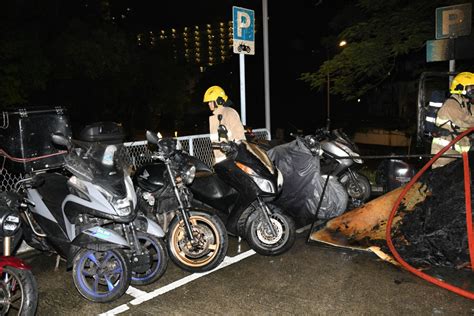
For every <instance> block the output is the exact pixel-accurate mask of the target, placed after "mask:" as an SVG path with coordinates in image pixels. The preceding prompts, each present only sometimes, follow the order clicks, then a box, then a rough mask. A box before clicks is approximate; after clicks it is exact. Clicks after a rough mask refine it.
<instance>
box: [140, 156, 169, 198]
mask: <svg viewBox="0 0 474 316" xmlns="http://www.w3.org/2000/svg"><path fill="white" fill-rule="evenodd" d="M165 172H166V166H165V164H164V163H161V162H159V163H153V164H149V165H145V166H142V167H140V168H138V170H137V172H136V173H135V176H134V182H135V183H136V184H137V185H138V186H139V187H140V188H142V189H144V190H145V191H147V192H151V193H153V192H156V191H158V190H160V189H162V188H163V187H164V186H165V185H166V181H165V176H166V175H165Z"/></svg>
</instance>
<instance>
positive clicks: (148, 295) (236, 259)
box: [99, 250, 255, 316]
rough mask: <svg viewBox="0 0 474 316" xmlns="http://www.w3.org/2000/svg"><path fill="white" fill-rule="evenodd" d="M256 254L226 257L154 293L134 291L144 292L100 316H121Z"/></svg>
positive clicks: (251, 252)
mask: <svg viewBox="0 0 474 316" xmlns="http://www.w3.org/2000/svg"><path fill="white" fill-rule="evenodd" d="M254 254H255V251H253V250H248V251H246V252H243V253H241V254H239V255H237V256H234V257H225V259H224V261H222V263H221V264H220V265H219V266H217V267H216V268H215V269H213V270H211V271H207V272H203V273H193V274H191V275H188V276H187V277H184V278H182V279H179V280H177V281H175V282H173V283H170V284H168V285H165V286H163V287H160V288H158V289H156V290H154V291H152V292H145V291H140V290H137V289H134V290H137V292H135V291H132V292H133V293H134V294H137V293H138V291H139V292H142V293H141V294H139V295H138V296H135V295H132V294H131V295H132V296H133V297H135V299H133V300H131V301H130V302H128V303H127V304H122V305H120V306H118V307H116V308H113V309H111V310H109V311H107V312H105V313H102V314H100V315H99V316H110V315H117V314H120V313H123V312H125V311H127V310H129V309H130V306H129V305H128V304H132V305H139V304H141V303H143V302H146V301H148V300H151V299H152V298H155V297H157V296H159V295H161V294H164V293H166V292H169V291H172V290H174V289H177V288H178V287H180V286H183V285H185V284H187V283H190V282H192V281H194V280H196V279H199V278H201V277H203V276H205V275H208V274H210V273H213V272H215V271H217V270H220V269H222V268H225V267H227V266H229V265H231V264H234V263H236V262H239V261H240V260H243V259H245V258H248V257H250V256H252V255H254ZM127 293H128V290H127Z"/></svg>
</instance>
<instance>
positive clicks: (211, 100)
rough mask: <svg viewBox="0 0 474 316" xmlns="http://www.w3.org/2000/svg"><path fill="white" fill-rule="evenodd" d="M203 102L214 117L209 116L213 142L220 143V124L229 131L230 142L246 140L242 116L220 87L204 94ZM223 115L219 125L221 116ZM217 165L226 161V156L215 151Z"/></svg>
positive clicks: (213, 87) (212, 88)
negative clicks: (218, 132) (218, 131)
mask: <svg viewBox="0 0 474 316" xmlns="http://www.w3.org/2000/svg"><path fill="white" fill-rule="evenodd" d="M203 102H205V103H207V104H208V105H209V109H210V110H211V112H212V115H211V116H209V133H210V135H211V141H213V142H215V141H218V134H217V130H218V127H219V124H223V125H224V126H225V127H226V128H227V131H228V140H232V141H239V140H241V139H245V129H244V126H243V125H242V122H241V121H240V115H239V113H237V111H236V110H234V109H233V108H232V107H230V106H231V105H232V102H231V101H230V99H229V97H228V96H227V94H226V93H225V91H224V89H222V88H221V87H219V86H212V87H210V88H209V89H207V90H206V92H205V93H204V99H203ZM220 115H222V119H221V122H220V123H219V119H218V118H219V116H220ZM214 156H215V159H216V163H217V162H220V161H222V160H224V159H225V155H224V154H223V153H222V152H221V151H220V150H218V149H217V150H214Z"/></svg>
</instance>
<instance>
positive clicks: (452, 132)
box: [431, 72, 474, 168]
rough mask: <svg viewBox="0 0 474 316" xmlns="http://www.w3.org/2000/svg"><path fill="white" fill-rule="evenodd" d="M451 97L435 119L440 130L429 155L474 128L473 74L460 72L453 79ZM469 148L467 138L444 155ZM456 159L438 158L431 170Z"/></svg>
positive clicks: (458, 152)
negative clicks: (473, 107) (473, 111)
mask: <svg viewBox="0 0 474 316" xmlns="http://www.w3.org/2000/svg"><path fill="white" fill-rule="evenodd" d="M450 93H451V96H450V97H449V98H448V99H447V100H446V101H444V103H443V105H442V106H441V108H440V109H439V111H438V114H437V117H436V126H438V127H440V128H441V133H440V135H439V136H438V137H433V140H432V143H431V153H432V154H436V153H438V152H439V151H440V150H441V149H442V148H444V147H446V145H448V144H449V142H451V140H453V138H455V137H456V135H458V134H459V133H461V132H463V131H465V130H466V129H468V128H470V127H473V126H474V115H473V114H472V110H473V109H472V103H473V101H474V74H473V73H471V72H461V73H459V74H458V75H456V77H454V78H453V81H452V82H451V87H450ZM470 147H471V144H470V140H469V138H468V137H464V138H462V139H461V140H459V142H457V143H456V145H455V146H454V148H452V149H450V150H448V151H446V153H445V154H460V153H462V152H465V151H469V149H470ZM455 159H456V158H440V159H438V160H437V161H435V163H434V164H433V168H437V167H441V166H444V165H446V164H448V163H449V162H451V161H453V160H455Z"/></svg>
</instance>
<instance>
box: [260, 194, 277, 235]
mask: <svg viewBox="0 0 474 316" xmlns="http://www.w3.org/2000/svg"><path fill="white" fill-rule="evenodd" d="M257 201H258V204H259V205H260V209H261V210H262V213H263V217H264V218H265V222H266V223H267V225H268V226H269V227H270V231H271V233H272V235H273V236H276V235H277V233H276V231H275V227H273V224H272V221H271V220H270V216H269V214H270V213H271V212H270V210H269V208H268V206H267V204H266V203H264V202H263V201H262V199H260V197H257Z"/></svg>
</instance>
